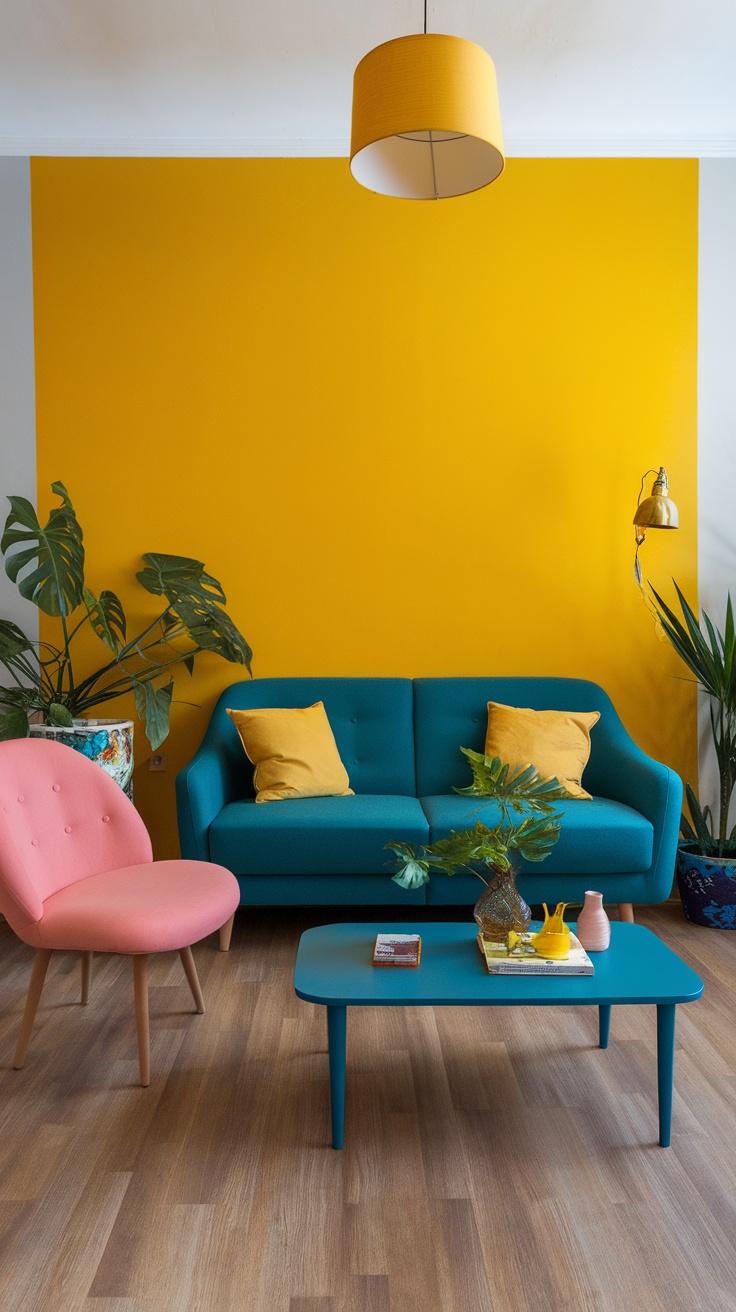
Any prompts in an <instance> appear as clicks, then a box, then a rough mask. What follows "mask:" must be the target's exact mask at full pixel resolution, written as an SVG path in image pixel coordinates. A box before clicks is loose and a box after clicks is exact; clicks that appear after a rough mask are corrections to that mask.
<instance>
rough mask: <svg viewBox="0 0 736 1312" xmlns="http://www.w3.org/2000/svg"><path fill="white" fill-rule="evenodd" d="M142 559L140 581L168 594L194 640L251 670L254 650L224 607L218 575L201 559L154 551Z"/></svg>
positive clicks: (154, 592)
mask: <svg viewBox="0 0 736 1312" xmlns="http://www.w3.org/2000/svg"><path fill="white" fill-rule="evenodd" d="M143 559H144V561H145V563H146V568H145V569H144V570H141V572H140V573H139V574H137V575H136V578H137V579H138V582H139V583H140V584H141V585H142V586H143V587H144V588H145V589H146V591H147V592H152V593H153V594H154V596H157V597H159V596H163V597H165V598H166V600H167V601H168V603H169V605H170V606H171V609H172V610H173V611H174V613H175V614H176V615H177V617H178V618H179V620H180V621H181V623H182V624H183V625H184V627H185V629H186V630H187V633H188V634H189V637H190V638H191V639H192V642H194V643H195V644H196V646H197V647H201V648H203V649H204V650H206V651H214V652H217V654H218V656H223V657H224V658H225V660H226V661H233V662H235V664H237V665H245V666H246V668H247V669H248V670H250V662H251V658H252V655H253V653H252V651H251V649H250V647H249V646H248V643H247V642H246V641H245V638H244V637H243V635H242V634H241V633H240V632H239V631H238V629H237V628H236V627H235V625H234V624H233V622H232V620H231V619H230V616H229V615H228V614H227V613H226V612H225V611H224V610H223V609H222V607H223V604H224V603H225V601H226V597H225V593H224V592H223V590H222V587H221V585H220V584H219V583H218V581H217V579H215V578H213V577H212V575H211V574H207V573H206V572H205V568H204V565H203V564H202V562H201V561H200V560H192V559H190V557H189V556H162V555H159V554H156V553H153V552H149V553H147V554H146V555H145V556H144V557H143Z"/></svg>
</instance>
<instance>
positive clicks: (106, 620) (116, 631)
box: [84, 588, 126, 656]
mask: <svg viewBox="0 0 736 1312" xmlns="http://www.w3.org/2000/svg"><path fill="white" fill-rule="evenodd" d="M84 604H85V606H86V607H87V614H88V615H89V622H90V624H91V625H92V628H93V629H94V631H95V633H96V634H97V637H98V638H101V639H102V641H103V642H104V644H105V646H106V647H107V649H108V651H111V652H112V653H113V655H114V656H117V655H118V654H119V653H120V652H121V651H122V649H123V646H124V644H125V630H126V624H125V611H124V610H123V607H122V603H121V601H120V599H119V598H118V597H116V595H115V593H114V592H110V591H109V590H105V592H101V593H100V596H99V600H97V599H96V598H95V596H94V594H93V593H91V592H90V590H89V588H85V589H84Z"/></svg>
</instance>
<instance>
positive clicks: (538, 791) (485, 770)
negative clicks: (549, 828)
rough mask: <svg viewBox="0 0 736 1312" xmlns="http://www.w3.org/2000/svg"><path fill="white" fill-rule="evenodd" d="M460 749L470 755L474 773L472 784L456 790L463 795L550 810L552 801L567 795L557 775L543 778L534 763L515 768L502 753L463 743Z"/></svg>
mask: <svg viewBox="0 0 736 1312" xmlns="http://www.w3.org/2000/svg"><path fill="white" fill-rule="evenodd" d="M460 751H461V752H462V753H463V756H465V757H467V760H468V762H469V764H470V768H471V771H472V774H473V782H472V784H469V785H468V787H467V788H455V789H454V790H453V791H454V792H456V793H459V794H460V796H462V797H487V798H492V799H494V800H495V801H497V802H501V803H503V804H506V805H509V806H512V807H513V808H514V809H515V810H518V809H519V808H523V807H528V808H529V809H530V810H539V811H545V812H548V811H551V810H552V807H551V806H550V803H551V802H555V801H561V800H562V799H563V798H566V797H567V796H568V794H567V792H566V791H565V789H564V788H562V787H561V786H560V784H559V783H558V781H557V780H556V779H540V777H539V775H538V774H537V770H536V768H535V766H533V765H526V766H516V767H514V768H513V769H512V768H511V767H510V766H509V765H508V763H507V762H503V761H502V760H501V758H500V757H499V756H494V757H490V756H484V755H483V754H482V752H474V751H473V750H472V749H471V748H470V747H461V748H460Z"/></svg>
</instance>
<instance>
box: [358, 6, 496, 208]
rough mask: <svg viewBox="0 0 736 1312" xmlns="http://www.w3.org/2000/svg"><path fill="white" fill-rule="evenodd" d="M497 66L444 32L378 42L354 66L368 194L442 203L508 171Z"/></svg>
mask: <svg viewBox="0 0 736 1312" xmlns="http://www.w3.org/2000/svg"><path fill="white" fill-rule="evenodd" d="M504 162H505V161H504V148H503V135H502V132H501V114H500V111H499V107H498V91H497V88H496V70H495V68H494V66H493V60H492V59H491V57H490V55H489V54H487V53H486V51H485V50H483V48H482V47H481V46H479V45H476V44H475V42H474V41H466V40H464V39H463V38H462V37H458V36H444V35H441V34H440V33H430V34H429V35H428V34H427V0H424V32H420V33H417V34H416V35H415V36H402V37H398V38H397V39H396V40H394V41H385V42H384V43H383V45H380V46H376V48H375V49H374V50H371V51H370V52H369V53H368V54H367V55H366V56H365V57H364V58H363V59H361V61H360V63H359V64H358V67H357V68H356V70H355V78H354V83H353V122H352V137H351V144H350V170H351V172H352V175H353V177H354V178H355V180H356V182H359V183H361V185H362V186H364V187H367V188H368V190H369V191H375V192H378V194H379V195H383V196H398V197H402V198H403V199H405V200H440V199H441V198H442V197H445V196H462V195H464V194H465V193H467V192H469V191H477V190H479V188H481V187H485V186H487V185H488V183H489V182H493V181H494V179H495V178H497V177H498V176H499V174H500V173H501V172H502V171H503V167H504Z"/></svg>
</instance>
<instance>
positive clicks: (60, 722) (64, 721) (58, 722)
mask: <svg viewBox="0 0 736 1312" xmlns="http://www.w3.org/2000/svg"><path fill="white" fill-rule="evenodd" d="M46 719H47V720H48V722H49V724H53V725H54V726H55V727H56V728H57V729H71V728H73V726H74V716H73V715H72V713H71V711H70V710H69V708H68V707H67V706H62V705H61V703H60V702H52V703H51V705H50V706H49V709H48V711H47V714H46Z"/></svg>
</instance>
